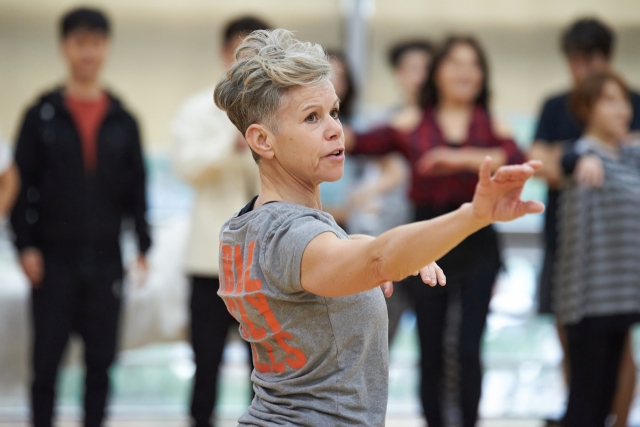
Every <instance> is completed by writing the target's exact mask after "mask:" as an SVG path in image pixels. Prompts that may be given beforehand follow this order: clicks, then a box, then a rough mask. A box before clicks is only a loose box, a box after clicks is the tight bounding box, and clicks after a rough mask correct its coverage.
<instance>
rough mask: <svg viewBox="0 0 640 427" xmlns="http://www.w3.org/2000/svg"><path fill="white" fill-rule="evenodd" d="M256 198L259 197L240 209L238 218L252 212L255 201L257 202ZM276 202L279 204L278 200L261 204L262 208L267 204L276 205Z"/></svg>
mask: <svg viewBox="0 0 640 427" xmlns="http://www.w3.org/2000/svg"><path fill="white" fill-rule="evenodd" d="M258 197H259V195H258V196H255V197H254V198H253V199H251V201H250V202H249V203H247V204H246V205H245V207H244V208H242V209H240V212H238V216H242V215H244V214H246V213H249V212H251V211H252V210H253V207H254V206H255V205H256V200H258ZM278 202H279V200H271V201H270V202H267V203H265V204H263V205H262V206H264V205H268V204H269V203H278Z"/></svg>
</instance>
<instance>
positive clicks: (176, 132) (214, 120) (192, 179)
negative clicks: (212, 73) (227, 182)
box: [171, 99, 246, 186]
mask: <svg viewBox="0 0 640 427" xmlns="http://www.w3.org/2000/svg"><path fill="white" fill-rule="evenodd" d="M210 102H211V103H213V101H210ZM212 112H213V114H212ZM171 133H172V135H173V156H172V157H173V167H174V170H175V171H176V173H177V174H178V176H179V177H180V178H181V179H182V180H184V181H185V182H187V183H188V184H190V185H192V186H200V185H202V184H207V183H211V182H212V181H213V182H215V180H216V178H217V176H218V175H219V172H220V170H221V169H223V168H224V167H226V165H227V163H228V161H229V158H230V156H231V155H232V154H233V153H234V151H236V150H241V149H246V142H244V141H241V140H242V139H243V138H242V135H241V134H240V132H239V131H238V130H237V129H236V128H235V127H234V126H233V125H232V124H231V122H229V119H228V118H227V117H226V114H225V113H224V112H223V111H220V110H217V109H215V107H212V106H208V105H206V104H203V103H198V102H195V100H193V99H192V100H189V101H187V103H185V104H184V105H183V106H182V108H181V109H180V111H179V112H178V115H177V116H176V118H175V119H174V121H173V125H172V127H171ZM240 142H243V143H244V144H245V147H244V148H243V147H242V146H241V145H240Z"/></svg>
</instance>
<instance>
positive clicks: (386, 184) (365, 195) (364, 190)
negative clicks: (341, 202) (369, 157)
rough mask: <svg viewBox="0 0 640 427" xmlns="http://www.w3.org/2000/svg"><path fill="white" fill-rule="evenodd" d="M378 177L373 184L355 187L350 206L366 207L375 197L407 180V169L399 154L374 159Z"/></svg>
mask: <svg viewBox="0 0 640 427" xmlns="http://www.w3.org/2000/svg"><path fill="white" fill-rule="evenodd" d="M376 162H377V163H378V166H379V167H380V175H379V176H378V177H377V179H376V180H374V182H371V183H367V184H361V185H358V186H356V188H354V190H353V191H352V194H351V196H350V200H349V204H350V205H352V206H366V205H367V203H370V202H371V201H372V200H374V199H375V198H376V197H378V196H381V195H384V194H386V193H388V192H389V191H391V190H393V189H395V188H397V187H398V186H399V185H401V184H402V183H403V182H405V181H406V180H407V177H408V172H409V171H408V168H407V165H406V163H405V161H404V160H403V159H402V158H401V157H400V155H399V154H395V153H392V154H386V155H384V156H381V157H379V158H377V159H376Z"/></svg>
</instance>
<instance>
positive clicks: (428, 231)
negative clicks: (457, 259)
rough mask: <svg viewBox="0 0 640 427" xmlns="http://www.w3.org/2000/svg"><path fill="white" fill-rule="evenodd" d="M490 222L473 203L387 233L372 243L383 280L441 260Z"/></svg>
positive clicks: (395, 279)
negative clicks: (482, 218)
mask: <svg viewBox="0 0 640 427" xmlns="http://www.w3.org/2000/svg"><path fill="white" fill-rule="evenodd" d="M487 225H489V224H487V223H482V222H480V221H478V220H477V219H476V218H475V217H474V215H473V208H472V206H471V204H469V203H466V204H464V205H462V206H461V207H460V208H459V209H457V210H455V211H453V212H451V213H449V214H446V215H443V216H440V217H437V218H434V219H432V220H429V221H420V222H416V223H413V224H407V225H403V226H401V227H397V228H394V229H392V230H389V231H387V232H386V233H383V234H382V235H380V236H379V237H377V238H376V239H374V240H372V241H371V242H370V243H369V245H370V247H369V250H370V251H371V255H370V257H371V258H370V259H373V260H374V261H373V262H374V265H375V268H376V269H377V275H379V279H380V280H381V281H398V280H402V279H404V278H405V277H407V276H409V275H410V274H413V273H415V272H416V271H418V270H420V269H421V268H422V267H424V266H425V265H427V264H429V263H431V262H434V261H437V260H438V259H440V258H441V257H442V256H444V255H445V254H446V253H447V252H449V251H450V250H451V249H453V248H454V247H456V246H457V245H458V244H460V243H461V242H462V241H463V240H464V239H465V238H467V237H468V236H469V235H471V234H473V233H475V232H476V231H478V230H480V229H481V228H483V227H485V226H487Z"/></svg>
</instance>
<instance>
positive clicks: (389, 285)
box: [380, 282, 393, 298]
mask: <svg viewBox="0 0 640 427" xmlns="http://www.w3.org/2000/svg"><path fill="white" fill-rule="evenodd" d="M380 289H382V293H383V294H384V296H385V297H386V298H389V297H390V296H391V295H393V282H386V283H384V284H383V285H382V286H380Z"/></svg>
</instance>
